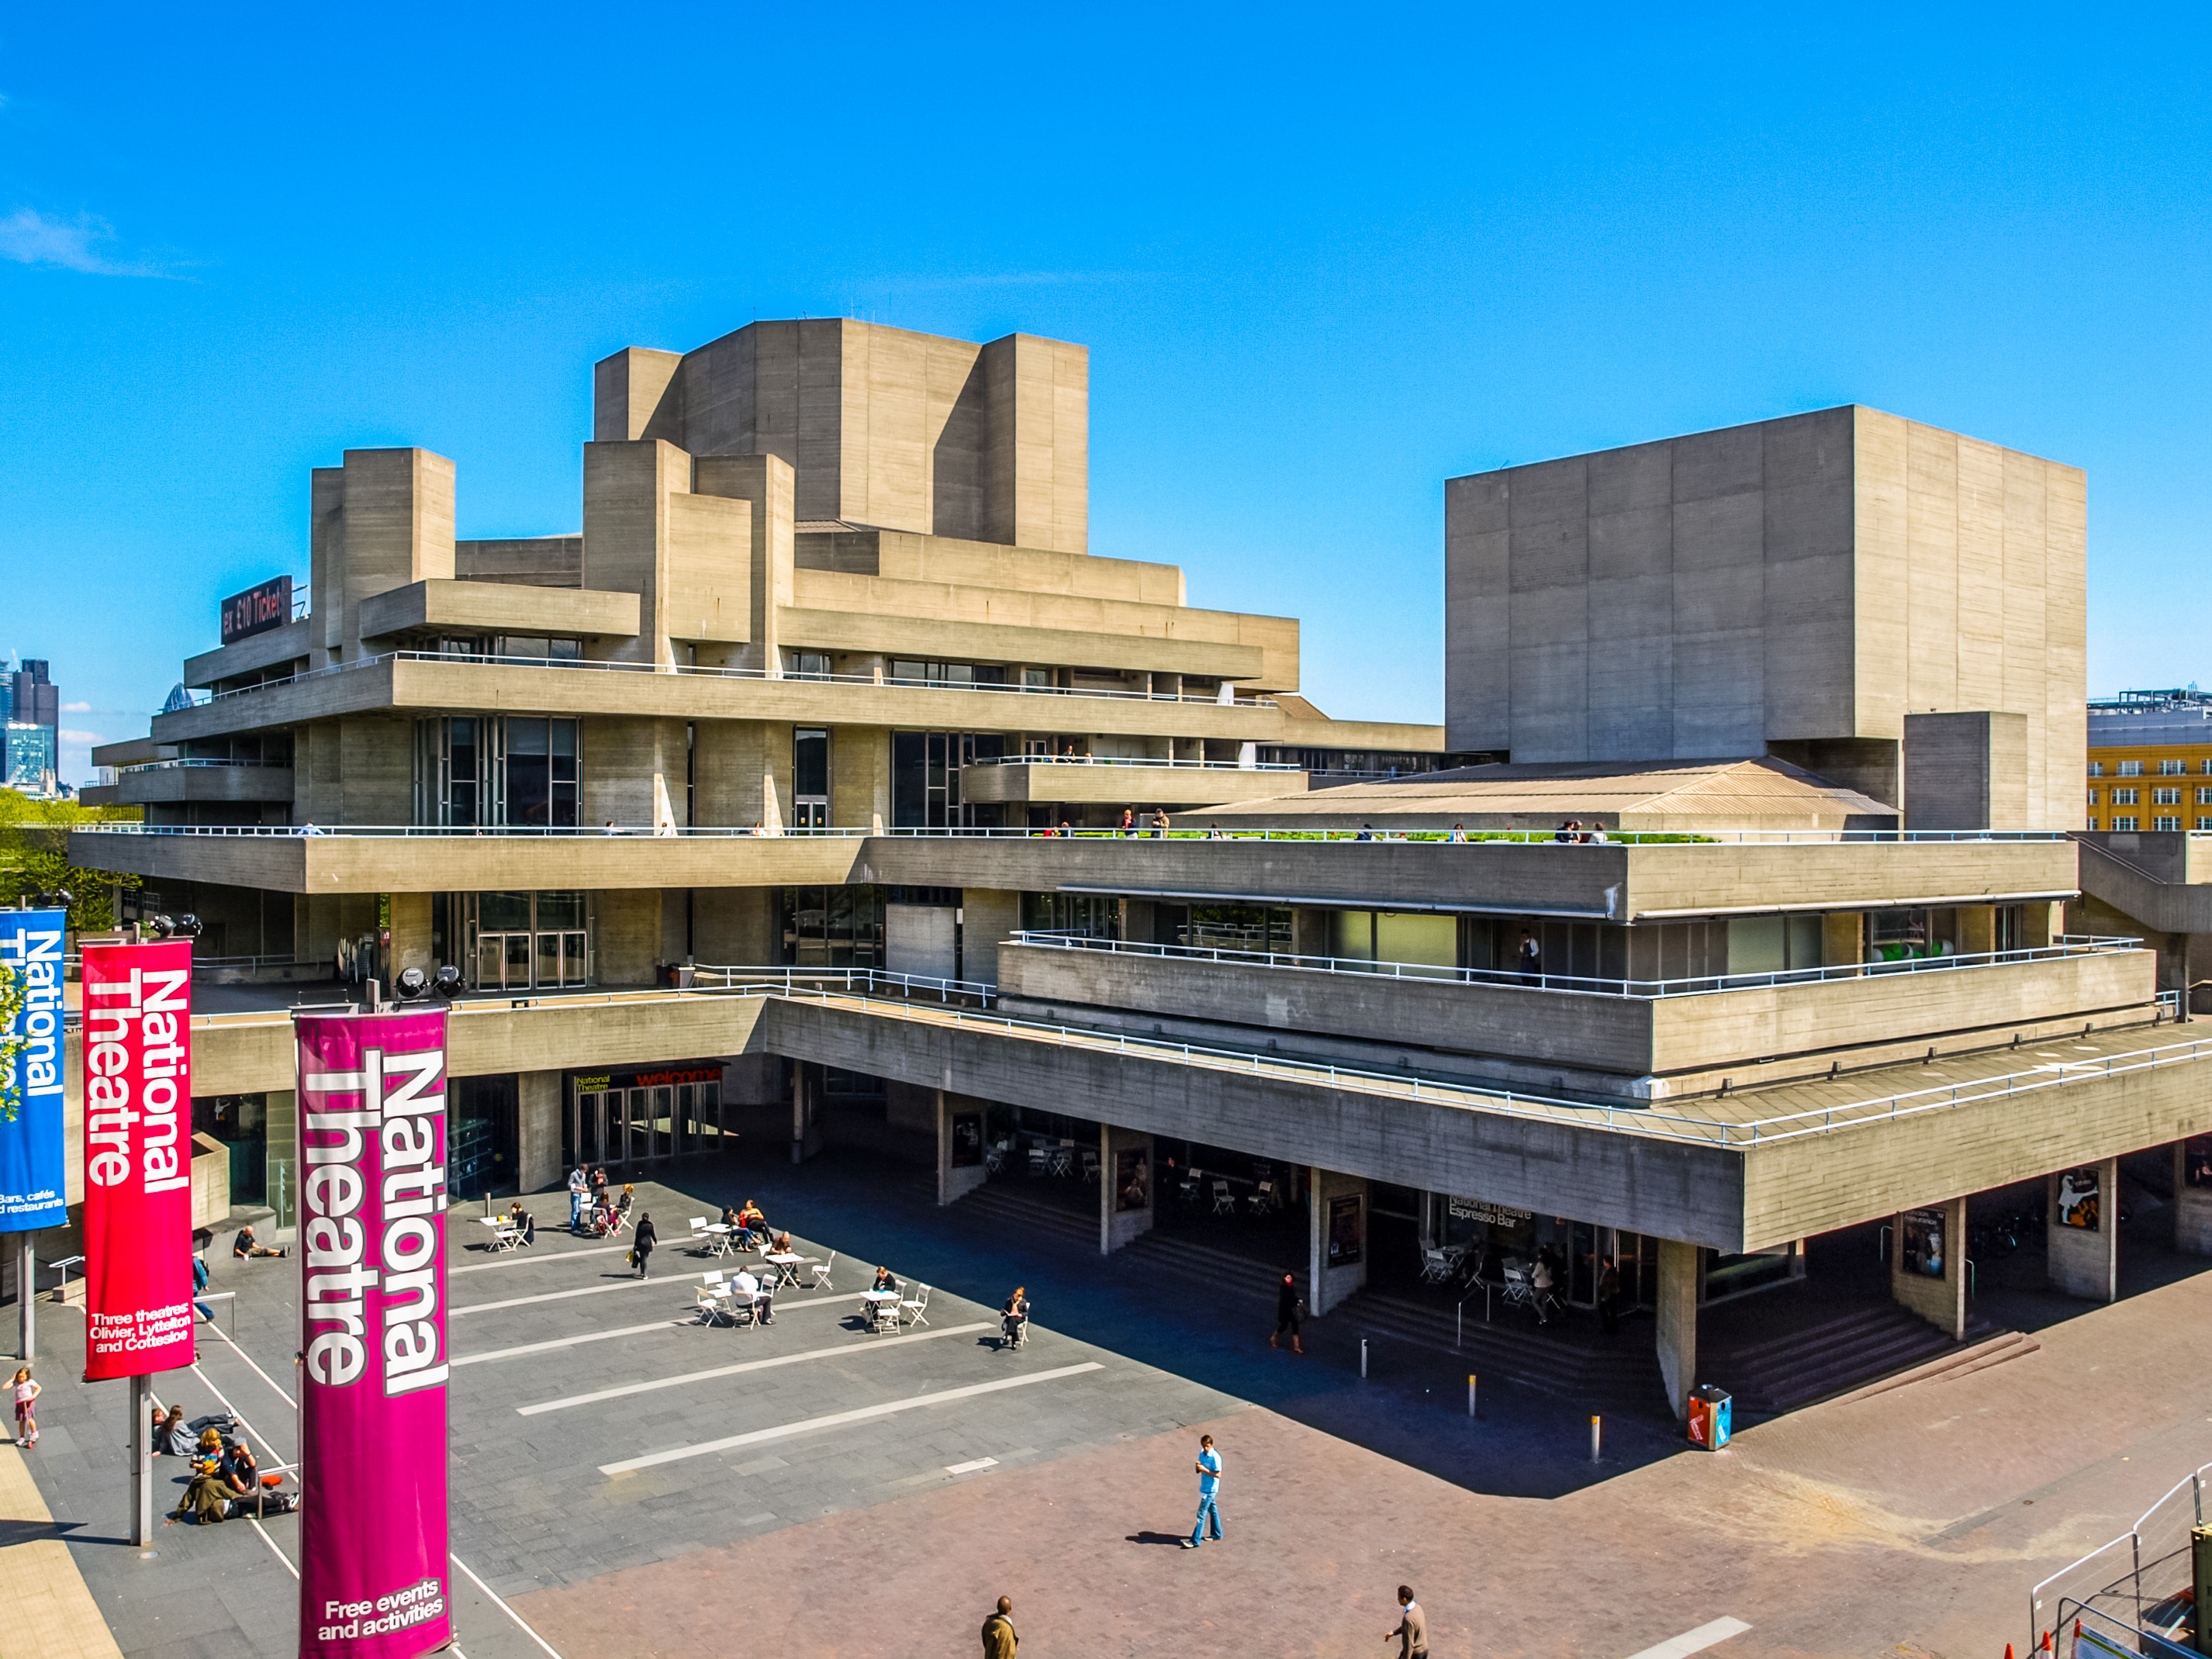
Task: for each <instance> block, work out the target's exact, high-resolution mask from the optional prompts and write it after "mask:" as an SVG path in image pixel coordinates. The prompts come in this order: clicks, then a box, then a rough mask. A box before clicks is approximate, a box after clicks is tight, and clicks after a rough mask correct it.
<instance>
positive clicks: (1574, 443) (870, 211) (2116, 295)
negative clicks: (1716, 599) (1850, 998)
mask: <svg viewBox="0 0 2212 1659" xmlns="http://www.w3.org/2000/svg"><path fill="white" fill-rule="evenodd" d="M1053 10H1058V9H1041V8H1036V7H1021V8H1006V9H1002V10H992V9H985V8H981V7H973V8H966V9H940V8H896V9H895V8H890V7H878V6H873V5H868V4H853V5H846V6H842V7H835V8H831V7H823V8H815V9H807V8H778V9H752V8H744V7H729V8H721V9H708V8H680V7H679V8H669V9H660V10H652V9H647V10H643V11H641V10H639V9H635V8H628V7H617V6H606V5H602V6H598V7H592V8H588V9H583V8H562V7H557V6H535V7H532V8H528V9H522V8H517V9H512V10H494V9H483V8H472V7H469V6H465V5H448V6H445V7H440V8H435V9H431V8H413V7H408V6H404V5H392V6H386V7H380V8H374V9H367V10H362V9H337V8H333V9H322V8H288V9H284V10H282V11H279V10H276V9H270V10H268V11H266V12H265V13H264V14H262V15H254V13H253V12H252V11H251V10H250V9H246V8H236V9H215V10H213V11H202V12H197V13H194V12H191V11H190V10H189V9H182V10H180V9H176V8H163V9H149V8H138V7H129V6H126V7H122V8H110V9H90V8H88V9H87V10H86V11H84V12H82V13H79V12H77V11H76V9H74V8H62V7H46V8H36V9H33V8H28V7H18V8H15V9H13V10H12V12H11V13H10V14H9V17H8V19H7V21H5V22H4V23H0V100H4V102H0V650H9V649H12V650H16V651H20V652H22V653H25V654H28V655H43V656H46V657H49V658H51V659H52V660H53V662H54V665H55V677H56V678H58V679H59V680H60V681H62V682H63V684H64V698H65V700H66V701H67V702H68V703H69V704H70V706H71V712H70V714H67V715H66V716H64V726H65V728H67V730H68V731H69V732H70V733H73V734H75V735H74V736H73V737H72V738H68V739H66V740H65V765H64V772H65V775H69V776H71V777H81V776H82V775H83V772H84V748H83V744H85V743H86V742H87V741H88V738H90V737H91V736H94V735H97V736H98V737H100V738H114V737H121V736H126V735H130V734H131V733H133V732H143V730H144V716H145V714H147V713H148V712H149V711H150V710H152V709H153V708H156V707H158V706H159V704H160V701H161V696H163V695H164V693H166V692H167V689H168V687H169V685H170V684H171V683H172V682H173V680H174V678H175V677H176V673H177V664H178V661H179V659H180V658H181V657H182V656H183V655H184V654H185V653H187V652H188V651H192V650H198V649H202V648H204V647H206V646H208V645H210V644H212V643H213V641H214V638H215V630H216V602H217V600H218V599H220V598H221V597H222V595H224V594H226V593H229V592H234V591H236V590H238V589H240V588H242V587H245V586H248V585H250V584H251V583H252V582H253V581H255V580H259V579H261V578H262V577H264V576H266V575H270V574H276V573H278V572H281V571H284V570H288V569H289V570H291V571H293V572H295V573H296V574H301V575H302V576H304V574H305V572H306V566H307V556H306V539H305V538H306V513H307V469H308V468H309V467H310V466H312V465H323V464H330V463H332V462H334V461H335V460H336V459H337V455H338V453H339V451H340V450H341V449H343V448H344V447H348V446H361V445H376V444H402V443H419V444H422V445H425V446H427V447H431V448H433V449H436V450H438V451H440V452H441V453H445V454H447V455H450V456H453V458H454V459H456V460H457V461H458V463H459V468H460V531H461V533H462V534H463V535H464V536H495V535H531V534H541V533H550V532H557V531H565V530H573V529H574V528H575V527H576V526H577V524H578V522H579V519H580V508H579V501H578V491H579V483H578V480H579V476H580V453H579V445H580V443H581V442H582V441H584V440H585V438H586V437H587V436H588V433H589V392H590V379H591V376H590V366H591V364H592V361H593V360H594V359H596V358H598V357H599V356H604V355H605V353H607V352H608V351H611V350H613V349H617V348H618V347H621V346H624V345H631V344H638V345H653V346H662V347H670V348H678V349H681V348H684V347H689V346H692V345H696V344H698V343H702V342H703V341H705V340H707V339H709V338H711V337H714V336H715V335H716V334H719V333H721V332H723V331H726V330H728V329H730V328H732V327H735V326H738V325H742V324H744V322H746V321H748V320H750V319H752V318H753V317H755V316H778V315H786V316H787V315H795V314H800V313H811V314H814V315H822V314H828V313H853V314H856V315H860V316H863V317H867V318H871V319H876V320H879V321H887V322H890V323H893V324H896V325H901V326H905V327H912V328H917V329H924V330H929V331H937V332H943V333H947V334H955V335H961V336H965V337H971V338H977V339H984V338H990V337H994V336H996V335H999V334H1001V333H1005V332H1006V331H1010V330H1013V329H1024V330H1027V331H1031V332H1035V333H1041V334H1048V335H1054V336H1058V337H1063V338H1068V339H1073V340H1079V341H1082V342H1084V343H1086V344H1087V345H1089V346H1090V347H1091V386H1092V400H1091V422H1092V425H1091V547H1092V550H1093V551H1095V552H1098V553H1103V554H1110V555H1121V556H1132V557H1141V558H1149V559H1163V560H1169V561H1173V562H1179V563H1181V564H1182V565H1183V566H1184V567H1186V568H1187V569H1188V572H1189V576H1190V597H1191V600H1192V602H1193V603H1194V604H1199V605H1219V606H1225V607H1231V608H1243V609H1252V610H1263V611H1277V612H1284V613H1288V614H1291V615H1296V616H1298V617H1302V618H1303V619H1304V624H1305V633H1304V648H1305V675H1306V688H1307V690H1308V691H1309V693H1310V695H1311V696H1313V697H1314V698H1315V699H1316V701H1317V702H1320V703H1321V705H1322V707H1323V708H1327V709H1328V710H1329V711H1330V712H1331V713H1334V714H1352V715H1365V716H1370V717H1388V718H1405V719H1436V718H1438V717H1439V715H1440V711H1441V708H1442V684H1441V675H1442V658H1443V649H1442V631H1443V618H1442V605H1441V598H1440V595H1441V583H1442V563H1443V553H1442V519H1443V509H1442V481H1443V479H1444V478H1445V477H1448V476H1450V475H1452V474H1455V473H1460V472H1467V471H1475V470H1478V469H1480V468H1485V467H1490V466H1496V465H1505V464H1508V463H1512V462H1517V461H1525V460H1532V459H1540V458H1541V457H1544V456H1547V455H1552V454H1558V453H1571V452H1574V451H1577V450H1582V449H1587V448H1592V447H1599V446H1602V445H1607V444H1614V443H1621V442H1629V441H1637V440H1640V439H1645V438H1651V437H1656V436H1661V435H1666V434H1668V433H1673V432H1678V431H1686V430H1693V429H1696V428H1703V427H1708V426H1717V425H1723V424H1727V423H1730V422H1740V421H1747V420H1753V419H1759V418H1763V417H1765V416H1773V415H1779V414H1784V413H1787V412H1790V411H1792V410H1804V409H1812V408H1818V407H1821V406H1824V405H1826V404H1836V403H1842V402H1847V401H1854V400H1855V401H1858V402H1862V403H1867V404H1874V405H1876V406H1878V407H1881V408H1884V409H1888V410H1895V411H1897V412H1899V413H1902V414H1906V415H1910V416H1914V417H1915V418H1917V419H1921V420H1925V421H1929V422H1935V423H1936V424H1938V425H1942V426H1948V427H1954V428H1958V429H1960V430H1962V431H1966V432H1969V433H1972V434H1974V435H1978V436H1980V437H1984V438H1988V439H1990V440H1993V441H1997V442H2001V443H2004V444H2008V445H2012V446H2014V447H2019V448H2022V449H2027V450H2030V451H2033V452H2035V453H2040V454H2045V455H2050V456H2053V457H2055V458H2057V459H2063V460H2066V461H2069V462H2071V463H2074V464H2076V465H2081V466H2084V467H2086V468H2087V471H2088V473H2089V480H2090V534H2091V551H2090V684H2091V689H2092V690H2093V691H2104V690H2113V689H2117V688H2118V687H2119V686H2122V685H2145V684H2179V683H2183V682H2186V681H2190V680H2203V681H2205V682H2207V683H2209V684H2212V663H2208V662H2206V661H2205V660H2204V656H2205V653H2204V648H2203V641H2202V636H2200V635H2197V633H2196V632H2195V630H2194V628H2193V627H2192V626H2191V624H2192V623H2194V622H2195V621H2196V620H2197V618H2198V617H2201V616H2202V614H2203V608H2204V606H2205V605H2206V603H2207V600H2208V599H2212V562H2208V561H2207V560H2206V558H2205V557H2204V553H2205V551H2206V548H2207V535H2206V531H2207V521H2208V511H2207V506H2206V458H2207V455H2208V439H2212V404H2208V400H2207V399H2206V398H2205V397H2204V396H2203V388H2204V387H2205V385H2206V378H2207V377H2206V370H2207V368H2208V366H2212V365H2208V356H2212V353H2208V324H2207V319H2208V315H2212V311H2209V310H2208V305H2207V301H2208V298H2212V293H2208V287H2212V284H2208V275H2212V272H2208V260H2209V259H2212V253H2209V252H2208V249H2212V242H2209V241H2208V234H2207V232H2208V227H2212V211H2208V207H2212V204H2208V201H2207V196H2208V193H2212V131H2208V120H2207V117H2208V110H2209V109H2212V101H2209V100H2208V96H2207V94H2208V86H2207V78H2208V70H2207V68H2206V64H2207V60H2208V52H2207V46H2208V41H2207V39H2206V33H2207V27H2206V24H2205V21H2204V18H2205V14H2204V13H2203V11H2202V10H2201V9H2198V10H2196V11H2193V12H2190V13H2182V12H2178V11H2177V12H2172V13H2165V14H2160V13H2152V12H2132V13H2130V12H2127V11H2123V12H2121V13H2117V14H2100V15H2094V16H2089V15H2083V14H2081V13H2079V12H2078V11H2068V12H2062V11H2058V10H2055V9H2054V10H2051V11H2048V12H2044V13H2040V14H2039V13H2035V12H2030V11H2023V10H2021V9H2018V8H2006V9H1982V10H1966V9H1954V10H1950V11H1948V12H1946V13H1945V14H1944V15H1942V16H1941V17H1934V16H1930V15H1922V14H1920V13H1919V12H1918V11H1917V9H1891V10H1890V11H1887V12H1883V11H1881V9H1876V11H1875V13H1873V14H1868V13H1864V12H1861V13H1856V14H1848V15H1846V14H1836V13H1833V12H1832V11H1830V12H1828V13H1824V14H1816V15H1809V17H1808V21H1802V22H1801V21H1796V19H1794V18H1790V17H1788V16H1785V15H1784V12H1785V11H1786V10H1787V9H1779V8H1774V7H1771V6H1767V7H1761V8H1758V9H1744V10H1740V11H1723V10H1712V9H1701V10H1695V11H1683V10H1679V9H1652V8H1648V7H1638V8H1634V9H1627V10H1624V11H1621V12H1619V13H1608V12H1607V11H1603V10H1599V9H1588V8H1584V9H1576V10H1572V11H1558V10H1556V9H1542V8H1515V9H1499V10H1495V11H1484V10H1480V9H1473V8H1465V7H1462V8H1451V9H1435V10H1424V9H1414V8H1376V9H1364V10H1363V9H1352V10H1346V9H1340V8H1332V9H1310V10H1309V9H1297V8H1285V7H1280V6H1277V7H1270V8H1267V9H1250V10H1242V9H1230V8H1222V9H1206V8H1193V7H1178V8H1174V9H1158V10H1147V9H1139V8H1132V7H1128V6H1121V7H1115V8H1111V9H1108V8H1090V9H1066V10H1065V12H1064V13H1063V15H1060V16H1058V17H1051V16H1048V15H1046V14H1047V13H1048V12H1050V11H1053Z"/></svg>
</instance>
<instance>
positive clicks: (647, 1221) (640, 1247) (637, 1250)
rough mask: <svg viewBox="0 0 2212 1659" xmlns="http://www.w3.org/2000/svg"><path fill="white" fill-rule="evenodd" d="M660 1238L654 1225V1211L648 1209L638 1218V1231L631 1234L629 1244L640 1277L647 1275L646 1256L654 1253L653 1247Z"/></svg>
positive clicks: (631, 1257) (630, 1256)
mask: <svg viewBox="0 0 2212 1659" xmlns="http://www.w3.org/2000/svg"><path fill="white" fill-rule="evenodd" d="M658 1241H659V1234H658V1233H656V1232H655V1231H653V1212H652V1211H650V1210H647V1212H645V1213H644V1214H643V1215H642V1216H641V1217H639V1218H638V1223H637V1231H636V1232H635V1234H633V1235H632V1236H631V1238H630V1244H629V1259H630V1260H631V1261H635V1262H636V1263H637V1276H638V1277H639V1278H640V1279H642V1278H644V1277H645V1263H646V1258H647V1257H648V1256H650V1255H652V1254H653V1245H654V1244H655V1243H657V1242H658Z"/></svg>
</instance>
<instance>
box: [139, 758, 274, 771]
mask: <svg viewBox="0 0 2212 1659" xmlns="http://www.w3.org/2000/svg"><path fill="white" fill-rule="evenodd" d="M184 766H257V767H268V768H272V769H275V770H277V771H280V772H289V771H290V770H291V769H292V763H291V762H290V761H258V760H252V761H249V760H162V761H139V762H137V763H135V764H133V765H130V766H118V767H117V768H115V770H116V772H117V773H118V774H121V773H124V772H170V771H174V770H175V769H178V768H179V767H184Z"/></svg>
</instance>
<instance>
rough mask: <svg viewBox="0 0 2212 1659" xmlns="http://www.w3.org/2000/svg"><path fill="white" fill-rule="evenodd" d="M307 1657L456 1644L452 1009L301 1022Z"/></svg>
mask: <svg viewBox="0 0 2212 1659" xmlns="http://www.w3.org/2000/svg"><path fill="white" fill-rule="evenodd" d="M296 1030H297V1033H298V1039H299V1085H300V1087H299V1097H298V1098H299V1111H300V1148H301V1152H300V1156H301V1170H302V1173H301V1177H300V1249H299V1255H300V1272H301V1292H302V1294H301V1329H302V1336H303V1338H304V1340H305V1344H306V1346H305V1347H304V1348H303V1350H302V1355H301V1399H300V1430H301V1458H302V1461H303V1462H304V1463H305V1465H306V1467H307V1469H308V1470H309V1471H310V1472H311V1474H310V1475H309V1479H310V1480H312V1481H313V1493H312V1496H311V1497H310V1498H309V1499H308V1501H307V1504H306V1505H305V1506H304V1507H303V1508H302V1510H301V1522H300V1547H301V1549H300V1653H301V1656H302V1659H341V1656H343V1659H412V1656H414V1655H416V1654H422V1653H428V1651H430V1650H432V1649H434V1648H438V1647H442V1646H444V1645H445V1644H447V1643H448V1642H450V1641H451V1640H452V1639H453V1613H452V1602H453V1595H452V1583H451V1580H450V1577H449V1573H448V1559H447V1544H446V1377H447V1365H448V1364H449V1358H448V1354H447V1346H446V1163H447V1146H448V1143H447V1116H446V1011H445V1010H444V1009H442V1008H429V1009H422V1010H409V1011H405V1012H397V1013H389V1014H351V1015H337V1016H317V1017H304V1016H303V1017H301V1018H299V1019H298V1020H297V1021H296Z"/></svg>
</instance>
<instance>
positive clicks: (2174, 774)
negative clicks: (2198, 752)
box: [2158, 760, 2189, 778]
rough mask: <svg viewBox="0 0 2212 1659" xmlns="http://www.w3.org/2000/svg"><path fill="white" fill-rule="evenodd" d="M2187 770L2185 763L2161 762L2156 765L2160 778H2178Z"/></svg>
mask: <svg viewBox="0 0 2212 1659" xmlns="http://www.w3.org/2000/svg"><path fill="white" fill-rule="evenodd" d="M2188 769H2189V763H2188V762H2187V761H2178V760H2162V761H2160V763H2158V775H2159V776H2160V777H2162V778H2178V777H2179V776H2180V775H2182V774H2183V773H2184V772H2186V771H2187V770H2188Z"/></svg>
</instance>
